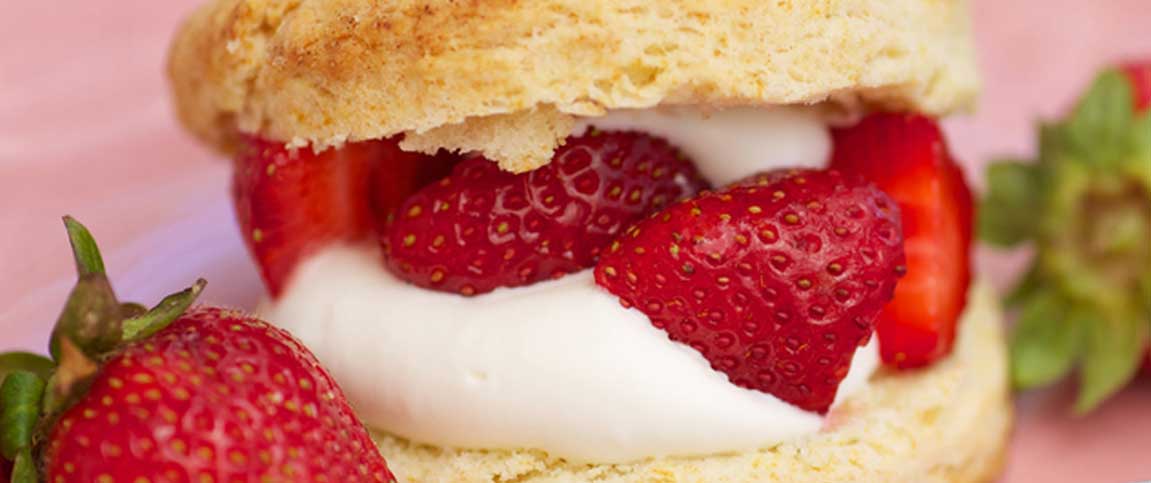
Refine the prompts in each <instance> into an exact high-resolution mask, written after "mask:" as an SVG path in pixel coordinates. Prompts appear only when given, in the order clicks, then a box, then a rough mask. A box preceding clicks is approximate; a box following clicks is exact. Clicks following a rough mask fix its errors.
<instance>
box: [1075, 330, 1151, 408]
mask: <svg viewBox="0 0 1151 483" xmlns="http://www.w3.org/2000/svg"><path fill="white" fill-rule="evenodd" d="M1124 315H1129V314H1124ZM1075 317H1078V318H1081V320H1082V323H1083V324H1084V325H1085V326H1086V327H1087V337H1086V342H1087V344H1086V347H1085V348H1084V360H1083V366H1082V369H1081V376H1080V383H1079V385H1080V388H1079V398H1078V399H1077V400H1076V402H1075V411H1076V412H1077V413H1079V414H1084V413H1087V412H1089V411H1091V410H1092V409H1095V407H1097V406H1098V405H1099V404H1100V403H1102V402H1103V401H1104V400H1106V399H1107V398H1108V397H1110V396H1111V395H1113V394H1115V393H1116V392H1117V391H1119V390H1120V389H1122V388H1123V386H1125V385H1126V384H1127V383H1128V382H1129V381H1130V380H1131V378H1132V377H1134V375H1135V372H1136V370H1137V369H1138V368H1139V363H1140V361H1141V360H1142V357H1143V353H1144V352H1143V350H1144V347H1145V346H1144V344H1145V343H1146V333H1147V328H1148V327H1147V323H1146V321H1145V320H1142V319H1141V318H1138V317H1127V316H1122V315H1121V316H1118V317H1112V318H1103V317H1100V316H1099V314H1098V313H1097V312H1092V311H1079V312H1078V313H1077V314H1076V315H1075Z"/></svg>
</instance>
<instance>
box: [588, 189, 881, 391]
mask: <svg viewBox="0 0 1151 483" xmlns="http://www.w3.org/2000/svg"><path fill="white" fill-rule="evenodd" d="M901 241H902V239H901V236H900V224H899V211H898V208H897V206H896V204H895V202H894V201H892V200H891V199H890V198H888V197H887V195H885V194H884V193H883V192H881V191H879V190H878V189H876V188H875V187H874V186H872V185H871V184H868V183H867V182H865V181H864V180H863V179H862V178H860V177H858V176H854V175H845V174H841V173H839V172H836V171H814V170H798V171H776V172H769V173H766V174H762V175H759V176H756V177H753V178H751V179H749V180H746V181H744V182H741V183H739V184H737V185H735V186H734V187H730V188H727V189H725V190H723V191H720V192H717V193H712V192H705V193H703V194H700V195H699V196H698V197H695V198H692V199H689V200H686V201H683V202H681V203H677V204H675V205H673V206H671V207H669V208H667V209H666V210H664V211H663V212H661V213H657V214H655V215H653V216H652V217H650V218H648V219H647V220H644V221H643V222H641V223H639V224H637V225H635V226H634V227H633V228H631V229H630V230H628V232H627V233H626V234H625V235H624V236H621V237H620V238H619V240H617V242H616V243H613V244H612V245H611V247H610V248H609V249H608V250H607V252H606V253H605V254H604V256H603V258H602V259H601V260H600V262H599V264H598V265H596V272H595V275H596V281H597V282H598V283H599V284H600V285H601V286H603V287H604V288H606V289H607V290H608V291H610V292H611V293H613V294H615V295H616V296H618V297H619V298H620V301H621V303H622V304H623V305H624V306H625V307H635V308H636V309H638V310H640V311H641V312H643V313H644V314H646V315H647V316H648V318H650V319H651V322H652V325H654V326H655V327H658V328H660V329H662V330H664V331H666V332H667V333H668V336H669V337H670V338H671V339H672V340H675V341H679V342H682V343H685V344H688V345H690V346H691V347H692V348H694V349H695V350H697V351H699V353H701V354H703V356H704V357H705V358H706V359H707V360H708V361H709V362H710V363H711V365H712V367H713V368H715V369H716V370H718V371H721V372H723V373H724V374H726V375H727V376H728V379H730V380H731V382H733V383H734V384H736V385H738V386H742V387H746V388H751V389H755V390H759V391H763V392H766V393H770V394H773V395H775V396H776V397H778V398H780V399H782V400H784V401H787V402H789V403H791V404H794V405H796V406H798V407H800V408H802V409H805V410H809V411H816V412H819V413H826V412H827V410H828V408H829V407H830V406H831V403H832V401H834V400H835V393H836V391H837V389H838V387H839V383H840V382H841V381H842V380H843V378H844V377H845V376H846V375H847V372H848V369H849V367H850V365H851V360H852V356H853V355H854V354H855V351H856V349H857V348H858V347H860V346H862V345H864V344H866V343H867V341H868V340H869V339H870V337H871V333H872V331H873V329H874V320H875V318H876V316H877V315H878V314H879V312H880V310H881V309H882V308H883V305H884V304H885V303H886V302H887V301H888V300H890V298H891V293H892V290H893V289H894V287H895V284H896V281H897V279H898V276H899V273H900V270H901V269H902V265H903V249H902V247H901Z"/></svg>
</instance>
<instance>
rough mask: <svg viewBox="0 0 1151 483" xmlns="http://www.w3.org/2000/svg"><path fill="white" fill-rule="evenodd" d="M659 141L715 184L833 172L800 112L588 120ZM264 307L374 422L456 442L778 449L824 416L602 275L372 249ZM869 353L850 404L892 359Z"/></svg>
mask: <svg viewBox="0 0 1151 483" xmlns="http://www.w3.org/2000/svg"><path fill="white" fill-rule="evenodd" d="M588 125H594V126H595V127H598V128H602V129H634V130H640V131H645V132H649V133H652V134H656V135H660V136H663V137H665V138H667V139H668V140H669V141H670V142H671V143H672V144H675V145H676V146H679V147H680V149H682V150H683V151H684V152H685V153H687V154H688V155H690V156H691V157H692V158H693V159H694V160H695V162H696V164H697V165H698V166H699V168H700V171H701V172H702V173H703V174H704V176H705V177H707V178H708V179H709V180H710V181H712V182H713V184H716V185H717V186H718V185H723V184H726V183H728V182H731V181H734V180H736V179H739V178H742V177H745V176H748V175H751V174H754V173H756V172H758V171H761V170H766V169H772V168H778V167H783V166H821V165H822V164H823V163H824V162H825V160H826V159H827V157H828V153H829V151H830V139H829V135H828V132H827V129H826V127H825V126H824V125H823V123H822V122H821V121H820V120H819V119H818V118H817V117H815V116H814V114H811V113H807V112H804V111H801V110H791V109H772V110H752V109H733V110H726V111H717V112H714V113H712V114H711V115H709V116H707V115H702V114H700V113H698V112H695V111H691V110H687V109H675V110H648V111H617V112H612V113H610V114H608V115H607V116H605V117H602V118H594V119H586V120H583V121H581V123H580V127H579V128H578V129H581V130H582V129H586V127H587V126H588ZM265 315H266V316H267V317H268V318H269V319H270V320H274V321H276V322H277V323H278V324H280V325H281V326H282V327H284V328H286V329H288V330H289V331H291V332H292V333H293V334H295V335H296V336H297V337H298V338H300V339H301V340H302V341H304V343H305V344H307V345H308V347H309V348H311V349H312V351H313V352H315V353H316V355H317V357H319V358H320V360H322V361H323V362H324V364H325V365H326V366H327V368H328V370H329V371H331V373H332V374H333V376H334V377H335V378H336V379H337V380H338V381H339V382H340V384H341V386H342V387H343V388H344V390H345V391H346V392H347V395H348V397H349V399H350V400H351V402H352V404H353V405H354V406H355V407H356V409H357V411H358V413H359V415H360V416H361V417H362V418H363V419H364V420H365V421H366V422H367V423H368V425H370V426H373V427H377V428H380V429H385V430H387V431H388V432H391V433H393V434H397V435H400V436H403V437H406V438H409V439H411V440H414V441H417V442H421V443H428V444H434V445H438V446H447V447H463V448H489V449H490V448H504V449H524V448H527V449H541V450H544V451H547V452H548V453H549V454H551V455H553V456H558V457H563V458H566V459H568V460H573V461H584V462H595V463H614V462H626V461H634V460H639V459H644V458H650V457H661V456H686V455H707V454H715V453H723V452H731V451H741V450H750V449H757V448H764V447H769V446H771V445H774V444H777V443H779V442H782V441H786V440H791V439H794V438H799V437H802V436H804V435H808V434H812V433H814V432H817V431H819V429H820V427H821V425H822V423H823V418H822V417H820V416H819V415H818V414H815V413H810V412H806V411H803V410H801V409H799V408H797V407H795V406H792V405H790V404H788V403H785V402H783V401H781V400H779V399H778V398H776V397H774V396H772V395H770V394H766V393H762V392H759V391H753V390H749V389H744V388H740V387H737V386H735V385H733V384H731V383H730V382H729V381H728V380H727V377H726V376H725V375H724V374H723V373H721V372H718V371H715V370H713V369H712V368H711V367H710V365H709V364H708V362H707V360H706V359H704V358H703V356H702V355H700V354H699V353H698V352H696V351H694V350H693V349H691V348H690V347H687V346H685V345H682V344H679V343H676V342H673V341H671V340H670V339H668V337H667V334H666V333H665V332H663V331H661V330H659V329H657V328H655V327H653V326H652V325H651V323H650V321H649V320H648V319H647V317H646V316H645V315H643V313H641V312H639V311H637V310H635V309H625V308H623V307H622V306H621V305H620V304H619V302H618V300H617V298H616V297H615V296H613V295H611V294H610V293H608V292H606V291H605V290H603V289H601V288H600V287H598V286H597V285H596V284H595V282H594V279H593V275H592V271H591V270H586V271H584V272H581V273H578V274H573V275H569V276H567V277H564V278H562V279H559V280H554V281H548V282H543V283H538V284H535V285H532V286H528V287H518V288H510V289H507V288H506V289H500V290H496V291H494V292H492V293H489V294H485V295H481V296H478V297H472V298H464V297H460V296H457V295H454V294H447V293H441V292H435V291H430V290H426V289H422V288H418V287H415V286H412V285H408V284H406V283H404V282H402V281H401V280H399V279H396V278H395V277H394V276H392V275H391V274H390V273H389V272H388V271H387V270H385V269H384V268H383V266H382V264H381V263H380V261H379V255H378V253H377V251H376V250H375V249H374V248H371V247H332V248H329V249H327V250H325V251H323V252H321V253H319V254H317V255H315V256H313V257H312V258H311V259H309V260H308V261H306V262H305V263H304V264H303V265H302V266H301V267H300V268H299V269H298V271H297V273H296V276H295V279H294V281H293V282H292V284H291V285H290V286H289V288H288V290H287V291H286V292H285V293H284V294H283V296H282V297H281V298H280V299H279V300H278V301H276V302H275V303H274V304H271V305H269V306H268V307H266V311H265ZM878 364H879V358H878V353H877V350H876V345H875V343H874V339H873V343H872V344H869V345H868V346H866V347H863V348H860V349H859V350H858V351H857V352H856V354H855V357H854V359H853V362H852V366H851V370H850V372H849V374H848V376H847V378H846V379H845V380H844V381H843V383H842V384H841V385H840V388H839V393H838V396H837V401H836V402H837V404H838V402H839V401H840V400H842V399H843V398H844V397H849V396H850V395H851V394H852V393H854V392H857V391H859V390H861V389H862V388H864V387H865V386H866V384H867V380H868V378H869V377H870V375H871V374H872V373H873V372H874V371H875V369H876V368H877V367H878Z"/></svg>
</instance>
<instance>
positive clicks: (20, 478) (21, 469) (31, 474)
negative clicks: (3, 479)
mask: <svg viewBox="0 0 1151 483" xmlns="http://www.w3.org/2000/svg"><path fill="white" fill-rule="evenodd" d="M13 463H14V464H13V465H12V479H11V482H12V483H37V481H38V480H39V475H38V474H37V473H36V460H35V459H34V458H33V457H32V448H31V447H28V448H24V449H22V450H20V453H19V454H17V455H16V460H15V461H13Z"/></svg>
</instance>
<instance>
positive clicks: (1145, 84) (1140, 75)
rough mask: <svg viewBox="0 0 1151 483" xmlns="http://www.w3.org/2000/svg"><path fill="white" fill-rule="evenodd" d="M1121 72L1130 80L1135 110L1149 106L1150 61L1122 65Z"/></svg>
mask: <svg viewBox="0 0 1151 483" xmlns="http://www.w3.org/2000/svg"><path fill="white" fill-rule="evenodd" d="M1122 69H1123V73H1124V74H1126V75H1127V79H1128V80H1130V81H1131V87H1132V89H1133V90H1134V94H1135V110H1136V111H1143V110H1145V109H1148V108H1151V61H1148V62H1132V63H1129V64H1127V65H1124V66H1123V67H1122Z"/></svg>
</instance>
